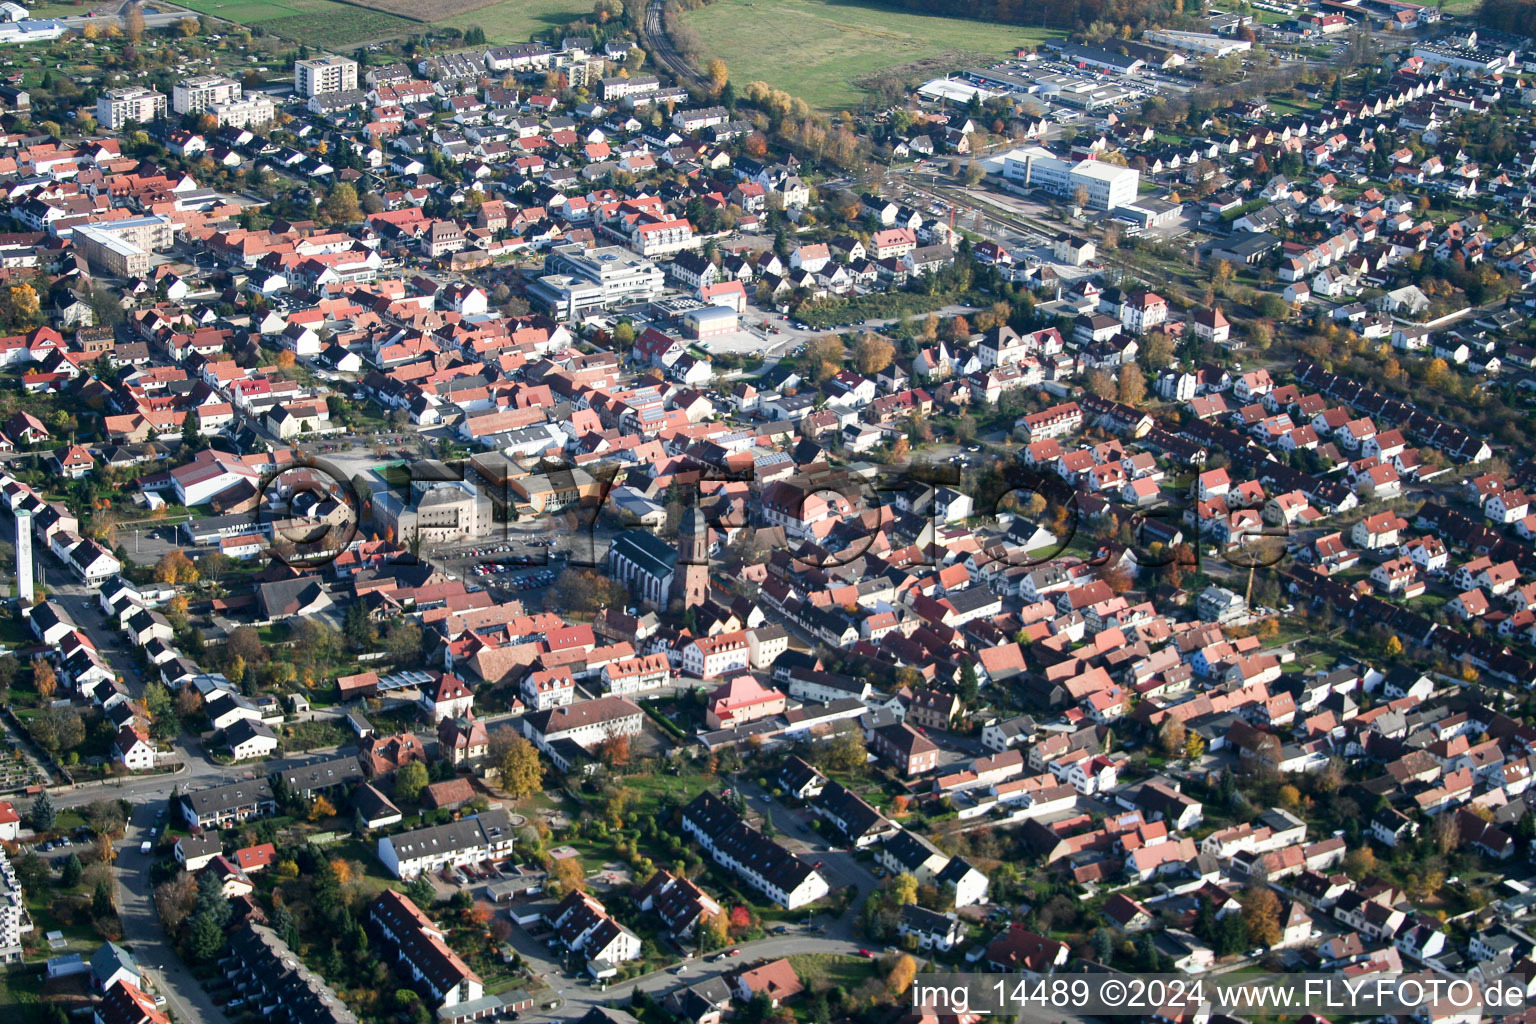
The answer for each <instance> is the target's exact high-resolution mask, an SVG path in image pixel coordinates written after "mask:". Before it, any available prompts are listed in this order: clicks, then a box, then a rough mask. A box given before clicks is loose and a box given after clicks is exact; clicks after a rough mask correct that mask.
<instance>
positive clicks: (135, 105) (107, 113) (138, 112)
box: [96, 86, 166, 131]
mask: <svg viewBox="0 0 1536 1024" xmlns="http://www.w3.org/2000/svg"><path fill="white" fill-rule="evenodd" d="M165 110H166V103H165V96H164V95H162V94H160V93H158V92H155V90H153V89H146V88H144V87H143V86H134V87H132V88H128V89H108V90H107V91H106V92H104V93H102V94H101V95H100V96H98V97H97V98H96V123H97V124H99V125H100V126H101V127H103V128H106V129H108V130H109V131H117V130H119V129H121V128H122V127H123V125H125V124H127V123H128V122H129V121H138V122H141V123H143V122H146V121H153V120H155V119H157V118H161V117H164V116H165Z"/></svg>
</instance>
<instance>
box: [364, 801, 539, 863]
mask: <svg viewBox="0 0 1536 1024" xmlns="http://www.w3.org/2000/svg"><path fill="white" fill-rule="evenodd" d="M512 842H513V835H512V822H511V820H510V819H509V818H508V817H507V812H506V811H482V812H481V813H480V814H477V815H475V816H474V817H472V818H464V819H461V820H459V821H453V822H449V823H448V824H446V825H431V826H428V827H427V828H418V829H415V830H413V831H410V832H401V833H399V834H397V835H393V836H384V837H382V838H381V839H380V840H379V848H378V855H379V861H380V862H381V863H383V865H384V866H385V867H386V868H388V869H389V871H390V873H391V874H393V875H394V876H395V877H396V878H399V879H401V880H405V879H410V878H415V877H416V876H417V875H419V874H421V873H422V872H423V871H438V870H441V869H442V868H444V867H458V866H460V865H462V864H473V863H475V862H476V861H482V860H501V859H502V858H503V857H506V856H508V855H510V854H511V853H512Z"/></svg>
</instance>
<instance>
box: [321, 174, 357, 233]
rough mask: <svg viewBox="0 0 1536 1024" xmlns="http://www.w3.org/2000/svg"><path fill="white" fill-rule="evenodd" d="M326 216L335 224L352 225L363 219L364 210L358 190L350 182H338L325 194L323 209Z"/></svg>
mask: <svg viewBox="0 0 1536 1024" xmlns="http://www.w3.org/2000/svg"><path fill="white" fill-rule="evenodd" d="M322 209H323V210H324V211H325V215H326V217H327V218H328V219H330V221H331V222H332V223H335V224H352V223H355V222H357V221H360V220H362V219H363V208H362V206H361V205H360V204H359V203H358V199H357V189H355V188H353V187H352V185H351V183H350V182H345V181H338V182H337V183H336V184H334V185H332V186H331V187H330V189H329V190H328V191H327V192H326V193H325V204H324V206H323V207H322Z"/></svg>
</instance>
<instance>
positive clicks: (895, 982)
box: [885, 953, 917, 996]
mask: <svg viewBox="0 0 1536 1024" xmlns="http://www.w3.org/2000/svg"><path fill="white" fill-rule="evenodd" d="M916 980H917V961H916V960H915V959H913V958H912V954H910V953H903V954H901V956H899V957H897V958H896V962H895V963H894V964H892V965H891V970H890V973H889V974H887V975H886V976H885V990H886V991H887V992H889V993H890V994H891V995H893V996H899V995H901V994H902V993H903V992H905V991H906V990H907V989H909V988H911V987H912V982H914V981H916Z"/></svg>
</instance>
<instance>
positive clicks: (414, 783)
mask: <svg viewBox="0 0 1536 1024" xmlns="http://www.w3.org/2000/svg"><path fill="white" fill-rule="evenodd" d="M426 785H427V769H426V766H425V765H423V764H422V763H421V762H420V761H412V762H411V763H410V764H408V765H406V766H405V767H403V768H401V769H400V770H399V771H397V772H396V773H395V799H396V800H403V801H405V802H406V803H415V802H416V798H417V797H419V796H420V795H421V791H422V790H423V789H425V788H426Z"/></svg>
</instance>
